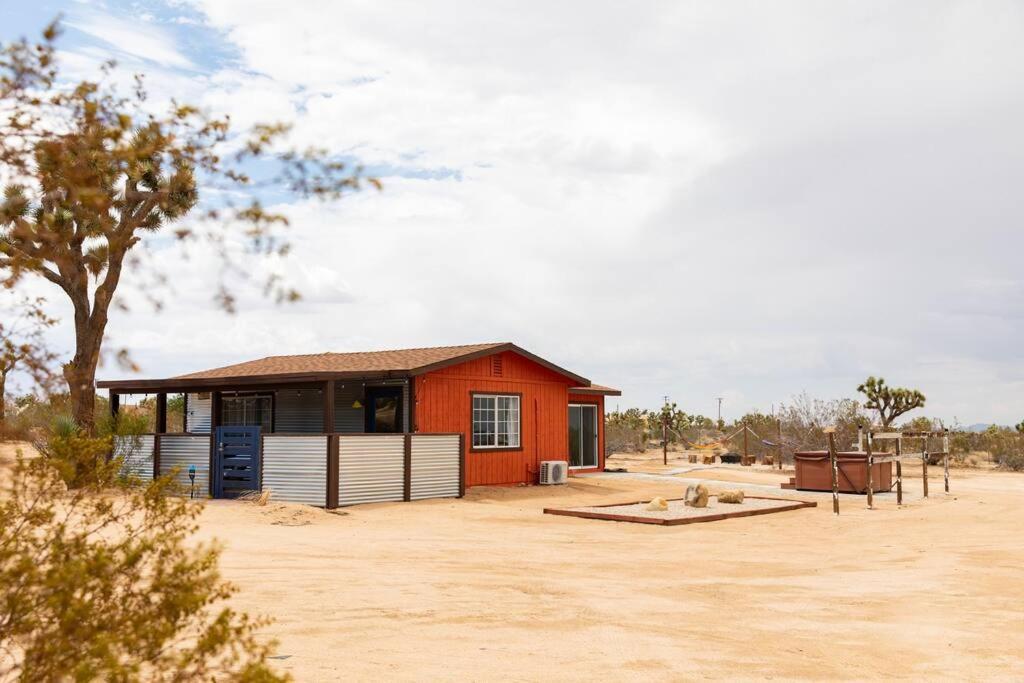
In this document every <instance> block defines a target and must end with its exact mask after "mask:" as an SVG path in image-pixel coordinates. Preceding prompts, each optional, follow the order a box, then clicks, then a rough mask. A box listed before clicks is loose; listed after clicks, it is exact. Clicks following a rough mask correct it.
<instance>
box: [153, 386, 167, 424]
mask: <svg viewBox="0 0 1024 683" xmlns="http://www.w3.org/2000/svg"><path fill="white" fill-rule="evenodd" d="M155 431H156V433H157V434H165V433H166V432H167V393H166V392H163V391H161V392H160V393H158V394H157V395H156V430H155Z"/></svg>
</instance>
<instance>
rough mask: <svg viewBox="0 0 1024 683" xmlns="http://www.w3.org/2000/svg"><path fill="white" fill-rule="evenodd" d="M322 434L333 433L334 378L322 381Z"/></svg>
mask: <svg viewBox="0 0 1024 683" xmlns="http://www.w3.org/2000/svg"><path fill="white" fill-rule="evenodd" d="M323 392H324V434H333V433H334V380H333V379H329V380H327V381H326V382H324V387H323Z"/></svg>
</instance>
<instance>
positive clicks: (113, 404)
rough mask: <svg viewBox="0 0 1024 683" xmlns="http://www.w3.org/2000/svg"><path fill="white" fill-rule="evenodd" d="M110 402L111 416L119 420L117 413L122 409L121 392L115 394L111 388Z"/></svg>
mask: <svg viewBox="0 0 1024 683" xmlns="http://www.w3.org/2000/svg"><path fill="white" fill-rule="evenodd" d="M109 403H110V417H112V418H114V420H117V413H118V412H119V411H120V409H121V395H120V394H115V393H114V390H113V389H111V390H110V401H109Z"/></svg>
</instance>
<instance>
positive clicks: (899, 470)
mask: <svg viewBox="0 0 1024 683" xmlns="http://www.w3.org/2000/svg"><path fill="white" fill-rule="evenodd" d="M902 456H903V439H896V504H897V505H903V461H902V460H900V458H901V457H902Z"/></svg>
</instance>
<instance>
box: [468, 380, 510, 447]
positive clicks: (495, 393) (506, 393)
mask: <svg viewBox="0 0 1024 683" xmlns="http://www.w3.org/2000/svg"><path fill="white" fill-rule="evenodd" d="M485 396H486V397H488V398H498V397H501V396H514V397H516V398H517V399H519V445H517V446H477V445H475V444H474V443H473V399H475V398H477V397H485ZM466 436H467V437H468V439H467V440H468V441H469V450H470V452H472V453H488V452H490V453H516V452H518V451H522V450H523V441H524V439H523V394H522V393H520V392H517V391H471V392H469V433H468V434H467V435H466Z"/></svg>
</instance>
